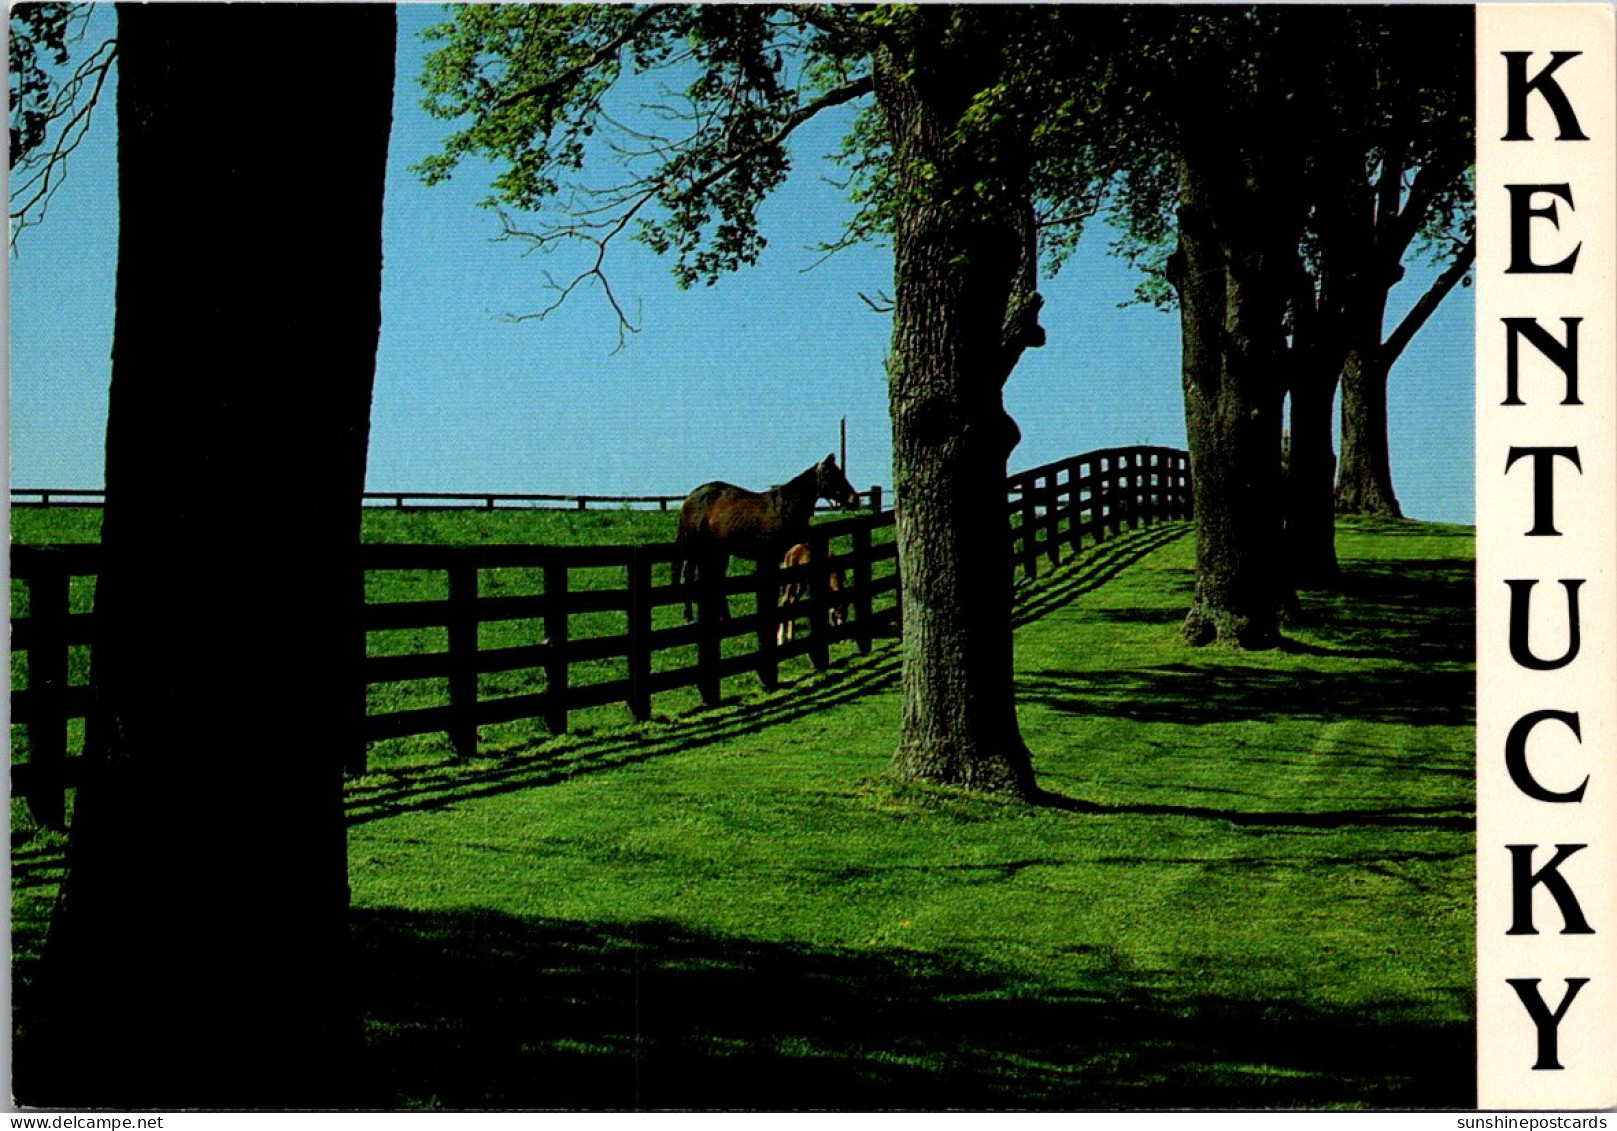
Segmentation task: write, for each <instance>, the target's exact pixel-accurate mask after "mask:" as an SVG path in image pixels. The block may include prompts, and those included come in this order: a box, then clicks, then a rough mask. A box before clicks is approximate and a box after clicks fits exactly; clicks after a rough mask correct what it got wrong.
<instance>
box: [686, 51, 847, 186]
mask: <svg viewBox="0 0 1617 1131" xmlns="http://www.w3.org/2000/svg"><path fill="white" fill-rule="evenodd" d="M875 89H876V84H875V80H874V79H872V78H871V77H870V76H869V75H866V76H865V77H864V78H861V79H855V80H854V81H853V82H850V83H848V84H847V85H846V86H839V87H837V88H836V89H835V90H829V91H826V92H825V93H824V94H822V95H820V97H818V98H816V99H814V101H812V102H805V103H803V105H801V106H799V107H798V108H797V109H796V110H793V111H792V112H791V113H790V114H788V115H786V117H785V118H783V119H782V120H781V125H780V128H779V129H778V130H776V131H775V132H774V133H772V134H770V135H769V136H768V137H766V138H764V139H763V140H762V141H759V142H757V143H756V144H753V145H750V146H748V147H747V148H745V149H743V150H741V151H739V152H738V153H736V154H735V155H734V156H732V157H731V158H730V160H728V161H726V162H725V163H724V164H722V165H720V166H719V167H718V168H716V169H712V170H709V171H708V172H707V173H706V174H704V175H703V176H701V177H698V178H697V179H696V180H694V181H692V182H691V183H690V184H689V185H688V186H686V188H685V191H686V192H690V193H697V192H702V191H704V190H706V189H709V188H711V187H712V186H713V185H715V184H717V183H718V182H719V181H721V180H723V179H724V178H725V177H727V176H729V175H730V174H731V173H733V172H735V171H736V170H737V169H739V168H740V167H741V166H742V165H744V164H746V163H747V162H748V161H750V160H751V159H752V158H754V157H756V156H757V155H758V154H759V153H760V152H762V151H763V150H765V149H773V148H774V147H775V146H777V145H779V144H781V142H783V141H785V140H786V139H787V138H788V137H790V136H791V135H792V131H793V130H795V129H797V127H798V126H801V125H802V124H803V123H804V122H806V121H808V120H809V119H810V118H812V117H814V116H815V115H816V114H819V113H821V112H823V111H825V110H829V109H831V108H832V107H833V106H841V105H842V104H843V103H846V102H852V101H853V100H854V99H855V98H861V97H863V96H864V95H867V94H870V93H871V92H872V91H874V90H875Z"/></svg>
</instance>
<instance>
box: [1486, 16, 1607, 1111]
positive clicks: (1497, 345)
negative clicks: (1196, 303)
mask: <svg viewBox="0 0 1617 1131" xmlns="http://www.w3.org/2000/svg"><path fill="white" fill-rule="evenodd" d="M1613 36H1614V9H1613V8H1612V7H1611V6H1610V5H1608V4H1564V5H1561V4H1497V5H1493V4H1484V5H1481V6H1479V7H1478V8H1477V117H1476V130H1477V248H1478V254H1477V267H1476V271H1477V296H1476V333H1477V347H1476V360H1477V404H1476V428H1477V437H1476V442H1477V453H1476V454H1477V931H1478V936H1477V1037H1478V1052H1477V1070H1478V1097H1477V1102H1478V1106H1479V1107H1481V1108H1483V1109H1492V1110H1500V1109H1504V1110H1523V1109H1528V1110H1546V1109H1548V1110H1561V1111H1574V1110H1588V1109H1594V1108H1606V1107H1610V1106H1612V1105H1614V1104H1617V329H1614V326H1617V200H1614V192H1617V189H1614V185H1617V140H1614V133H1617V69H1614V63H1613V57H1614V45H1613ZM1522 52H1528V53H1530V54H1528V55H1527V56H1526V58H1525V64H1523V63H1522V62H1521V61H1520V56H1519V53H1522ZM1557 52H1560V53H1566V52H1577V53H1578V54H1576V55H1574V56H1571V57H1568V58H1566V59H1565V60H1564V61H1563V62H1561V63H1560V64H1558V65H1557V64H1555V59H1556V58H1557V56H1556V54H1555V53H1557ZM1507 53H1518V61H1517V62H1515V63H1513V62H1512V61H1511V59H1510V57H1509V56H1508V55H1507ZM1513 68H1514V69H1516V71H1517V78H1516V80H1515V82H1514V84H1513V83H1512V78H1511V72H1512V69H1513ZM1540 75H1545V76H1547V77H1546V78H1545V79H1544V80H1543V81H1540V82H1537V83H1535V82H1534V79H1535V78H1536V77H1537V76H1540ZM1557 84H1558V87H1559V90H1560V91H1562V92H1564V95H1565V99H1564V102H1565V104H1567V105H1569V106H1570V108H1571V111H1572V113H1573V114H1574V115H1575V117H1576V119H1577V125H1578V126H1579V127H1580V128H1581V132H1583V133H1584V134H1586V135H1587V140H1574V139H1572V138H1566V139H1563V138H1562V137H1561V136H1560V135H1561V134H1562V133H1563V132H1565V130H1564V127H1565V126H1566V124H1567V123H1566V122H1564V121H1563V120H1562V119H1563V118H1564V116H1565V106H1563V107H1562V108H1561V113H1560V114H1559V115H1558V114H1557V107H1556V105H1555V102H1556V101H1557V100H1556V98H1555V97H1554V93H1555V91H1554V89H1552V87H1553V86H1554V85H1557ZM1524 87H1525V88H1526V91H1525V93H1523V89H1524ZM1513 90H1514V94H1513ZM1513 101H1514V102H1516V103H1517V104H1518V106H1520V105H1525V107H1526V120H1525V125H1526V131H1525V132H1526V133H1527V134H1529V135H1530V137H1529V138H1527V139H1521V140H1506V135H1507V133H1510V132H1511V120H1510V119H1511V111H1512V106H1511V104H1512V102H1513ZM1519 114H1520V111H1519V110H1518V117H1519ZM1516 132H1518V133H1520V132H1522V131H1521V130H1520V129H1518V130H1517V131H1516ZM1512 186H1515V187H1512ZM1524 186H1557V187H1540V188H1527V187H1524ZM1513 213H1514V216H1513ZM1534 213H1537V215H1534ZM1574 249H1576V251H1577V259H1576V261H1575V262H1574V263H1571V264H1570V265H1569V266H1570V268H1571V269H1570V270H1558V271H1544V270H1528V269H1525V268H1527V267H1528V266H1529V264H1531V265H1537V266H1541V267H1543V266H1553V265H1556V264H1560V263H1562V262H1563V261H1565V260H1566V259H1567V257H1568V256H1570V255H1571V254H1572V253H1573V251H1574ZM1504 319H1534V320H1536V321H1537V323H1538V325H1539V326H1541V327H1542V328H1543V330H1544V331H1546V332H1547V333H1548V334H1549V335H1552V336H1553V338H1554V339H1555V341H1556V342H1558V343H1562V344H1563V345H1564V344H1565V343H1567V342H1568V341H1569V340H1570V337H1571V334H1572V333H1573V332H1574V331H1572V330H1570V329H1569V328H1568V326H1569V324H1568V322H1567V321H1566V320H1568V319H1579V320H1581V321H1579V322H1578V323H1577V324H1576V327H1577V328H1576V331H1575V332H1576V335H1577V353H1576V365H1575V367H1574V366H1571V365H1569V364H1567V363H1568V362H1569V361H1570V359H1569V358H1568V357H1567V356H1566V355H1565V353H1564V352H1563V353H1562V356H1561V358H1560V361H1559V362H1557V361H1556V360H1554V359H1553V358H1551V357H1550V356H1549V355H1548V354H1546V352H1545V351H1544V350H1543V349H1541V348H1540V347H1539V346H1538V345H1535V344H1534V342H1533V341H1532V340H1531V338H1530V337H1528V336H1523V335H1518V341H1517V347H1516V348H1517V353H1518V375H1519V387H1518V396H1517V397H1516V398H1515V399H1517V400H1519V401H1520V402H1521V403H1520V404H1507V403H1506V402H1507V401H1508V400H1510V399H1511V398H1510V395H1509V392H1510V390H1509V383H1508V378H1509V371H1508V356H1507V348H1508V336H1509V327H1508V325H1507V323H1505V322H1504V321H1503V320H1504ZM1520 325H1521V324H1520V323H1518V326H1520ZM1565 368H1573V369H1574V371H1575V373H1576V376H1577V400H1578V401H1581V403H1577V404H1568V403H1565V401H1566V399H1567V380H1568V378H1567V375H1566V373H1565V372H1564V369H1565ZM1569 450H1575V453H1576V455H1575V458H1576V461H1577V463H1576V465H1574V463H1573V457H1571V456H1570V455H1569V454H1568V451H1569ZM1513 452H1514V454H1515V460H1514V462H1511V460H1512V453H1513ZM1546 453H1548V454H1546ZM1551 490H1553V516H1551V515H1548V514H1546V513H1545V512H1546V511H1547V510H1548V509H1549V503H1550V502H1551V501H1552V500H1551V499H1550V498H1549V497H1548V496H1547V494H1546V492H1548V491H1551ZM1546 525H1553V526H1554V528H1555V529H1556V530H1557V531H1558V532H1559V533H1558V534H1555V535H1551V534H1549V533H1548V532H1547V531H1546V530H1544V529H1542V527H1544V526H1546ZM1535 528H1539V530H1538V533H1529V531H1533V530H1535ZM1512 580H1514V581H1516V583H1517V584H1516V586H1514V587H1513V586H1509V585H1507V584H1506V583H1507V581H1512ZM1529 582H1531V583H1533V584H1532V585H1531V586H1530V587H1529V585H1528V584H1527V583H1529ZM1568 582H1581V585H1568V584H1567V583H1568ZM1572 588H1575V589H1576V590H1577V606H1578V613H1579V617H1578V621H1577V627H1578V629H1579V634H1580V640H1579V645H1578V649H1577V651H1576V654H1575V655H1573V656H1572V658H1571V660H1570V661H1569V662H1567V663H1565V664H1564V665H1563V666H1558V667H1549V666H1540V667H1537V668H1535V666H1534V665H1532V664H1527V665H1524V664H1523V663H1522V662H1521V653H1522V652H1523V651H1525V652H1526V653H1527V654H1528V655H1529V656H1530V657H1532V658H1536V659H1537V660H1539V661H1543V662H1553V661H1556V660H1557V659H1564V658H1565V657H1566V656H1567V655H1568V654H1569V653H1570V651H1571V627H1572V625H1571V615H1570V614H1571V608H1570V606H1571V599H1570V597H1569V592H1568V591H1569V589H1572ZM1513 600H1514V601H1516V602H1517V603H1519V604H1520V605H1521V606H1522V609H1521V610H1520V612H1522V613H1523V614H1525V619H1526V624H1527V628H1528V631H1527V634H1526V639H1525V649H1524V648H1523V643H1524V642H1523V641H1518V642H1517V647H1516V650H1515V651H1514V652H1513V649H1512V644H1511V633H1510V628H1511V609H1512V602H1513ZM1547 712H1555V713H1554V714H1548V713H1547ZM1513 733H1514V735H1515V737H1516V738H1517V739H1522V740H1524V741H1521V742H1518V743H1516V744H1515V745H1516V746H1517V747H1518V750H1519V753H1520V755H1521V756H1520V757H1519V758H1518V759H1516V765H1515V769H1514V771H1513V770H1512V769H1511V759H1510V758H1509V756H1508V751H1509V749H1510V747H1511V746H1512V735H1513ZM1535 792H1536V793H1537V794H1538V796H1533V794H1534V793H1535ZM1511 846H1516V847H1514V848H1513V847H1511ZM1561 846H1567V847H1561ZM1570 846H1583V847H1575V848H1574V847H1570ZM1557 860H1558V862H1557ZM1535 877H1536V879H1535ZM1569 897H1570V898H1569ZM1573 900H1575V901H1576V907H1575V908H1572V907H1571V901H1573ZM1528 908H1530V912H1531V914H1530V916H1527V915H1526V914H1525V912H1526V909H1528ZM1580 912H1581V915H1582V917H1583V918H1584V919H1585V920H1586V921H1587V928H1588V932H1589V933H1584V932H1583V931H1582V930H1581V929H1580V924H1579V923H1578V922H1577V916H1578V913H1580ZM1524 916H1525V917H1524ZM1529 919H1530V922H1529V921H1528V920H1529ZM1529 927H1530V928H1531V931H1532V932H1533V933H1529V931H1528V930H1526V929H1524V928H1529ZM1569 927H1570V928H1571V930H1569V929H1568V928H1569ZM1580 979H1581V980H1583V981H1580ZM1574 987H1575V989H1574ZM1535 998H1536V1000H1537V1001H1538V1002H1542V1003H1543V1006H1544V1008H1543V1010H1541V1011H1540V1016H1539V1018H1538V1019H1537V1020H1535V1018H1534V1016H1533V1011H1532V1010H1531V1009H1530V1008H1529V1005H1530V1004H1531V1003H1532V1002H1533V1001H1534V999H1535ZM1569 998H1570V1002H1568V999H1569ZM1563 1005H1564V1006H1565V1011H1564V1013H1562V1014H1561V1015H1560V1017H1559V1020H1558V1021H1556V1020H1554V1018H1553V1015H1554V1014H1555V1012H1556V1011H1557V1010H1558V1009H1559V1008H1560V1007H1562V1006H1563ZM1552 1060H1553V1062H1554V1063H1556V1064H1559V1065H1560V1067H1551V1065H1550V1063H1549V1062H1550V1061H1552Z"/></svg>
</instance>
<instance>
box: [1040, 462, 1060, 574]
mask: <svg viewBox="0 0 1617 1131" xmlns="http://www.w3.org/2000/svg"><path fill="white" fill-rule="evenodd" d="M1060 474H1061V473H1060V472H1059V471H1058V470H1056V469H1053V468H1052V469H1051V470H1050V471H1047V472H1045V474H1044V476H1043V479H1044V486H1043V487H1042V488H1040V491H1039V497H1040V498H1042V499H1043V500H1044V523H1043V526H1044V531H1045V535H1044V552H1045V554H1046V555H1047V556H1048V557H1049V559H1050V565H1051V566H1058V565H1060V564H1061V510H1060V508H1059V507H1058V506H1057V502H1058V501H1059V500H1060V498H1061V494H1060V486H1059V484H1058V483H1057V482H1056V481H1057V478H1058V477H1059V476H1060Z"/></svg>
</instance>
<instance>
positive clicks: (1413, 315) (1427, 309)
mask: <svg viewBox="0 0 1617 1131" xmlns="http://www.w3.org/2000/svg"><path fill="white" fill-rule="evenodd" d="M1476 258H1477V240H1476V237H1475V236H1473V237H1471V238H1470V239H1468V240H1466V241H1465V244H1464V245H1463V246H1462V247H1461V248H1460V250H1459V252H1458V253H1456V255H1455V257H1454V262H1453V263H1450V264H1449V265H1448V268H1447V269H1446V270H1445V271H1444V272H1443V273H1442V274H1441V275H1439V276H1438V277H1437V278H1436V280H1434V281H1433V283H1432V285H1431V287H1430V288H1428V289H1427V291H1426V293H1425V294H1423V295H1421V296H1420V299H1419V300H1418V301H1417V302H1416V303H1415V305H1414V306H1413V307H1411V308H1410V310H1409V313H1408V314H1406V315H1404V320H1403V321H1402V322H1400V323H1398V328H1397V329H1396V330H1394V331H1393V332H1392V335H1391V336H1390V337H1388V339H1387V341H1386V343H1385V344H1384V345H1383V346H1382V347H1381V356H1382V359H1383V361H1384V362H1385V363H1386V366H1387V368H1389V369H1390V368H1392V363H1393V362H1395V361H1397V360H1398V355H1399V354H1401V353H1403V352H1404V347H1405V346H1407V345H1409V342H1410V339H1411V338H1413V337H1414V336H1415V335H1416V334H1417V333H1419V332H1420V328H1421V327H1422V326H1424V325H1426V320H1427V319H1428V318H1430V317H1431V316H1432V312H1433V311H1435V310H1436V309H1437V308H1438V306H1439V304H1441V303H1442V301H1443V300H1444V299H1445V298H1447V297H1448V293H1449V292H1450V291H1452V290H1453V289H1454V285H1455V284H1456V283H1458V282H1459V281H1460V280H1461V279H1463V278H1465V275H1466V272H1468V271H1470V270H1471V264H1472V263H1473V262H1475V260H1476Z"/></svg>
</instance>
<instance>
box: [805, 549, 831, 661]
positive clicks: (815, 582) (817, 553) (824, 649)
mask: <svg viewBox="0 0 1617 1131" xmlns="http://www.w3.org/2000/svg"><path fill="white" fill-rule="evenodd" d="M808 547H809V576H808V586H809V660H810V662H812V663H813V664H814V666H815V667H816V668H827V667H830V666H831V561H830V550H831V547H830V540H829V539H828V538H826V536H825V535H824V534H821V533H818V532H816V531H814V530H812V529H811V530H810V531H809V540H808Z"/></svg>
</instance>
